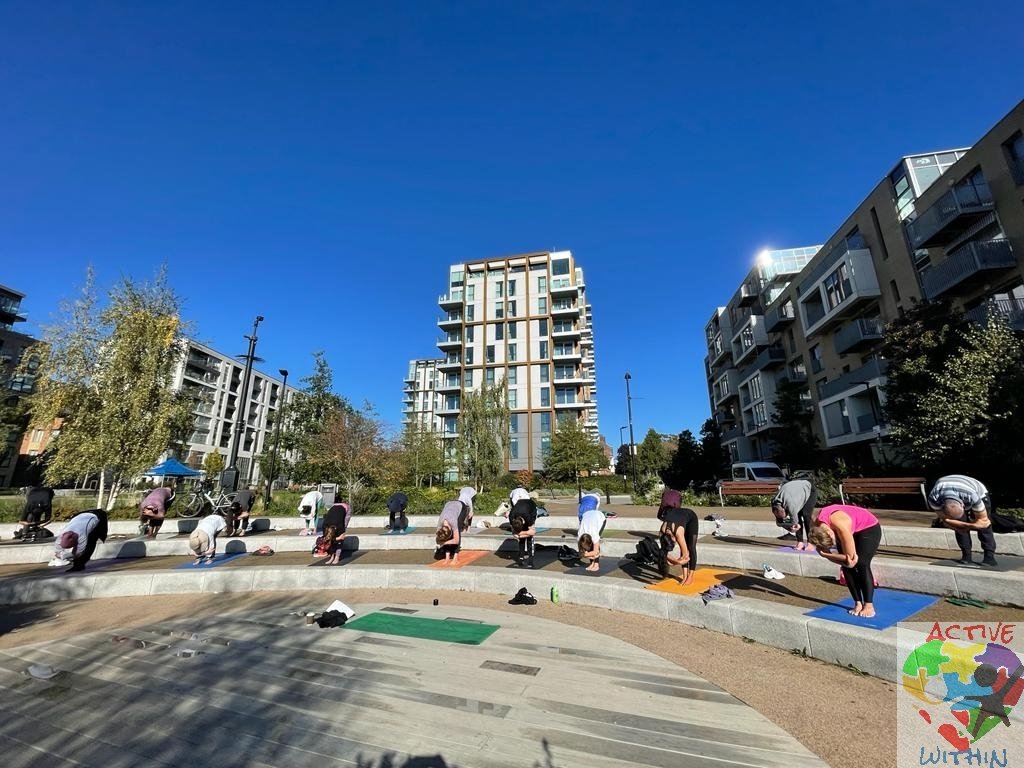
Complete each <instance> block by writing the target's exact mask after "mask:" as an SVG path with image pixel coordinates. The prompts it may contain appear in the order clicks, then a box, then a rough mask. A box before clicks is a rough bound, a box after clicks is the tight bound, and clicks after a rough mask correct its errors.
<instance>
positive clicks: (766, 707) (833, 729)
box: [0, 589, 896, 768]
mask: <svg viewBox="0 0 1024 768" xmlns="http://www.w3.org/2000/svg"><path fill="white" fill-rule="evenodd" d="M334 597H342V598H343V599H344V600H345V601H346V602H348V603H349V604H350V605H357V606H358V604H360V603H380V602H387V603H389V604H392V605H395V604H399V605H400V604H428V603H429V602H430V601H431V600H432V599H433V598H438V599H439V600H440V601H441V602H442V604H450V605H467V606H474V607H480V608H491V609H496V610H504V611H510V612H517V613H532V614H534V615H536V616H539V617H542V618H545V619H553V620H555V621H561V622H564V623H566V624H569V625H573V626H579V627H584V628H586V629H590V630H594V631H596V632H602V633H604V634H607V635H611V636H613V637H617V638H619V639H621V640H624V641H626V642H629V643H633V644H634V645H637V646H639V647H641V648H644V649H646V650H648V651H651V652H652V653H655V654H657V655H659V656H661V657H662V658H665V659H667V660H669V661H671V662H673V663H675V664H678V665H680V666H682V667H685V668H686V669H688V670H689V671H690V672H693V673H694V674H696V675H699V676H701V677H703V678H705V679H707V680H708V681H710V682H712V683H714V684H715V685H718V686H720V687H722V688H723V689H725V690H727V691H729V692H730V693H732V694H733V695H734V696H736V697H737V698H739V699H740V700H742V701H743V702H745V703H746V704H748V705H750V706H751V707H753V708H754V709H756V710H757V711H759V712H761V713H763V714H764V715H765V716H766V717H768V718H769V719H771V720H772V721H773V722H775V723H777V724H778V725H779V726H781V727H782V728H783V729H785V730H786V731H788V732H789V733H791V734H792V735H793V736H795V737H796V738H797V739H799V740H800V741H801V742H802V743H804V744H805V745H807V747H808V748H809V749H811V750H812V751H813V752H815V753H816V754H818V755H819V756H821V757H822V758H823V759H825V760H826V761H827V762H828V763H829V764H830V765H831V766H833V768H863V766H867V765H870V766H881V767H883V768H892V767H893V766H895V765H896V759H895V750H896V727H895V717H893V712H892V710H893V707H894V705H895V686H894V685H893V684H892V683H888V682H884V681H882V680H878V679H876V678H873V677H869V676H866V675H860V674H856V673H854V672H851V671H848V670H845V669H842V668H840V667H836V666H833V665H829V664H824V663H822V662H819V661H815V660H813V659H805V658H802V657H800V656H796V655H793V654H791V653H787V652H785V651H780V650H776V649H774V648H767V647H765V646H761V645H756V644H751V643H747V642H745V641H743V640H742V639H741V638H735V637H730V636H727V635H722V634H719V633H717V632H711V631H708V630H700V629H694V628H692V627H688V626H685V625H681V624H677V623H674V622H669V621H665V620H662V619H653V618H647V617H643V616H634V615H629V616H624V615H622V614H619V613H616V612H614V611H609V610H605V609H601V608H588V607H581V606H573V605H567V604H564V603H558V604H552V603H549V602H547V601H541V602H540V603H538V604H537V605H535V606H510V605H508V604H507V602H506V600H507V598H506V597H503V596H500V595H477V594H471V593H466V592H424V591H417V590H401V589H389V590H383V589H363V590H348V591H346V592H344V593H343V594H333V593H330V594H325V595H323V596H322V597H320V596H318V595H314V596H312V597H311V594H310V593H309V592H296V593H287V592H282V593H274V594H263V595H231V596H227V595H168V596H164V597H160V598H141V597H139V598H114V599H99V600H92V601H73V602H67V603H62V604H59V605H56V604H37V605H24V606H15V607H12V608H8V609H5V611H4V612H3V613H2V615H0V648H10V647H13V646H16V645H24V644H28V643H37V642H42V641H45V640H52V639H56V638H61V637H67V636H70V635H74V634H78V633H82V632H92V631H97V630H110V629H114V628H118V627H129V626H138V625H143V624H147V623H152V622H157V621H163V620H166V619H171V618H181V617H188V616H196V615H201V614H204V613H207V612H215V611H224V612H236V611H243V612H245V611H253V610H260V609H264V608H269V607H272V606H280V607H288V608H289V609H295V610H298V609H301V608H305V607H310V605H311V599H312V600H313V605H312V607H313V608H317V607H320V608H322V607H323V606H324V605H326V604H327V603H328V602H330V599H333V598H334ZM780 691H782V694H781V695H780ZM839 711H842V712H843V713H844V717H843V718H842V719H839V718H837V717H833V716H831V715H830V716H829V717H828V718H827V722H828V724H829V727H827V728H826V727H822V718H821V715H822V713H823V712H828V713H833V714H834V713H837V712H839ZM865 734H870V738H865Z"/></svg>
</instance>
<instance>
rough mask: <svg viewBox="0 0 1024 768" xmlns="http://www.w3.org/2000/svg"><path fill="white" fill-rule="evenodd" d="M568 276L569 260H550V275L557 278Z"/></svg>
mask: <svg viewBox="0 0 1024 768" xmlns="http://www.w3.org/2000/svg"><path fill="white" fill-rule="evenodd" d="M568 274H569V260H568V259H552V260H551V275H552V276H553V277H557V276H558V275H568Z"/></svg>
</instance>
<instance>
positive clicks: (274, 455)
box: [263, 368, 288, 512]
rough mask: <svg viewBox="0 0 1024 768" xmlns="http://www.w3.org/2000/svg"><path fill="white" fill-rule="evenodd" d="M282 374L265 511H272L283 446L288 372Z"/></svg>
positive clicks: (264, 497)
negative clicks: (279, 450)
mask: <svg viewBox="0 0 1024 768" xmlns="http://www.w3.org/2000/svg"><path fill="white" fill-rule="evenodd" d="M278 373H280V374H281V379H282V381H281V402H280V403H279V404H278V406H277V423H275V424H274V450H273V452H272V453H271V454H270V473H269V474H268V475H267V488H266V490H265V491H264V492H263V510H264V512H267V511H268V510H269V509H270V490H271V487H272V486H273V485H274V477H275V474H276V473H277V449H278V446H279V445H280V444H281V422H282V421H283V420H284V408H285V405H287V403H288V397H287V396H288V371H286V370H285V369H284V368H281V369H279V370H278Z"/></svg>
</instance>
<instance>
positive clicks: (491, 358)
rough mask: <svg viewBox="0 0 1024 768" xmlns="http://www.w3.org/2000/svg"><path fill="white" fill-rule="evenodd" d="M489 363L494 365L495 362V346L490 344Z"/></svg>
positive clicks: (488, 349)
mask: <svg viewBox="0 0 1024 768" xmlns="http://www.w3.org/2000/svg"><path fill="white" fill-rule="evenodd" d="M487 362H488V363H493V362H494V345H493V344H488V345H487Z"/></svg>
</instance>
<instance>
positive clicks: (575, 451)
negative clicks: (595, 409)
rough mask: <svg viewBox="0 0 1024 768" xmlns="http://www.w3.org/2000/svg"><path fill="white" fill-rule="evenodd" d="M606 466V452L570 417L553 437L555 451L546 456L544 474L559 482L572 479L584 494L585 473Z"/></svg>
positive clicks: (577, 488)
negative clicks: (582, 480) (583, 479)
mask: <svg viewBox="0 0 1024 768" xmlns="http://www.w3.org/2000/svg"><path fill="white" fill-rule="evenodd" d="M604 463H605V457H604V451H602V450H601V446H600V445H599V444H598V442H597V441H596V440H595V439H594V438H593V437H591V436H590V434H589V433H588V432H587V431H586V430H585V429H583V425H582V424H581V423H580V421H579V420H578V419H573V418H569V419H566V420H565V421H563V422H562V423H561V424H559V425H558V429H557V430H555V434H553V435H552V436H551V448H550V449H549V450H548V455H547V456H545V457H544V471H545V473H546V474H547V475H548V476H549V477H551V478H553V479H555V480H572V481H573V482H574V483H575V485H576V490H577V491H579V492H581V493H582V486H581V478H582V477H583V473H587V474H591V473H592V472H594V471H596V470H597V469H599V468H600V467H601V466H602V465H604Z"/></svg>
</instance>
